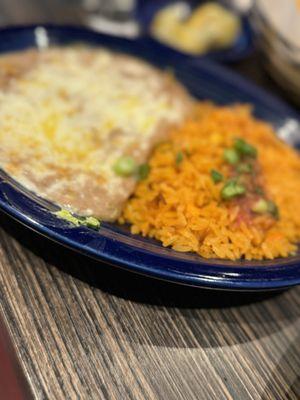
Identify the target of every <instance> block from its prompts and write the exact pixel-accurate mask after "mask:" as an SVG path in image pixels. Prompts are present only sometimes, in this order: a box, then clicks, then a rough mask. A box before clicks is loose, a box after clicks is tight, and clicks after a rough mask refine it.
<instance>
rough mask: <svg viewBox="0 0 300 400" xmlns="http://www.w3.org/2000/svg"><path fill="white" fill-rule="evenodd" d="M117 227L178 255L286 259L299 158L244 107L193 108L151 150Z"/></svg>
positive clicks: (299, 209)
mask: <svg viewBox="0 0 300 400" xmlns="http://www.w3.org/2000/svg"><path fill="white" fill-rule="evenodd" d="M149 166H150V173H149V175H148V177H147V178H146V179H145V180H144V181H141V182H140V183H139V184H138V186H137V188H136V190H135V193H134V195H133V196H132V197H131V198H130V199H129V201H128V202H127V204H126V206H125V208H124V211H123V215H122V217H121V219H120V222H121V223H124V222H129V223H130V224H131V231H132V233H134V234H138V233H140V234H142V235H144V236H149V237H152V238H156V239H158V240H160V241H161V242H162V244H163V246H170V247H172V248H173V249H174V250H177V251H181V252H189V251H192V252H196V253H198V254H199V255H200V256H202V257H205V258H213V257H217V258H222V259H231V260H236V259H240V258H245V259H247V260H252V259H259V260H261V259H273V258H276V257H287V256H289V255H291V254H293V253H294V252H296V250H297V245H296V244H297V243H298V242H299V241H300V157H299V154H298V153H297V152H296V151H295V150H293V149H291V148H290V147H288V146H287V145H286V144H284V143H283V142H282V141H280V140H279V139H278V138H276V136H275V135H274V131H273V130H272V128H271V126H270V125H268V124H267V123H265V122H262V121H259V120H257V119H255V118H254V117H253V116H252V115H251V110H250V108H249V107H248V106H234V107H217V106H214V105H212V104H209V103H198V105H197V106H196V109H195V112H194V114H193V115H192V116H191V117H189V119H188V120H187V121H185V123H183V124H182V125H181V126H180V127H177V128H174V129H173V131H172V132H171V136H170V139H169V141H168V142H164V143H161V144H160V145H158V147H157V148H156V149H155V151H154V153H153V155H152V157H151V159H150V161H149Z"/></svg>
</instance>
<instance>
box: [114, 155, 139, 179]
mask: <svg viewBox="0 0 300 400" xmlns="http://www.w3.org/2000/svg"><path fill="white" fill-rule="evenodd" d="M113 170H114V172H115V173H116V174H117V175H119V176H124V177H127V176H131V175H133V174H134V172H135V171H136V162H135V160H134V158H132V157H130V156H123V157H120V158H119V159H118V160H117V161H116V162H115V164H114V166H113Z"/></svg>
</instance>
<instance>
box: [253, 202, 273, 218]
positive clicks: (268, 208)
mask: <svg viewBox="0 0 300 400" xmlns="http://www.w3.org/2000/svg"><path fill="white" fill-rule="evenodd" d="M251 210H252V211H253V212H255V213H258V214H264V213H269V214H271V215H272V216H273V217H275V218H278V216H279V211H278V207H277V205H276V204H275V203H273V201H270V200H265V199H259V200H257V202H256V203H254V204H253V206H252V207H251Z"/></svg>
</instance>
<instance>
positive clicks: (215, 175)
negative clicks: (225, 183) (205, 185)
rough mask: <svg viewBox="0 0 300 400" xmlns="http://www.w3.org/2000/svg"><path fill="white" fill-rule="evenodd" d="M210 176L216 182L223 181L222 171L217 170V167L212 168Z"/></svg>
mask: <svg viewBox="0 0 300 400" xmlns="http://www.w3.org/2000/svg"><path fill="white" fill-rule="evenodd" d="M210 176H211V179H212V180H213V181H214V183H219V182H222V180H223V175H222V174H221V173H220V172H218V171H216V170H215V169H212V170H211V171H210Z"/></svg>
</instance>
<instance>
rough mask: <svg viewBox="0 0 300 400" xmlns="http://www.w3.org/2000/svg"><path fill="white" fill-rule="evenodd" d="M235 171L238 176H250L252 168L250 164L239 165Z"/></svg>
mask: <svg viewBox="0 0 300 400" xmlns="http://www.w3.org/2000/svg"><path fill="white" fill-rule="evenodd" d="M236 170H237V172H238V173H240V174H250V173H251V172H252V171H253V167H252V165H251V164H247V163H241V164H239V165H237V167H236Z"/></svg>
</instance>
